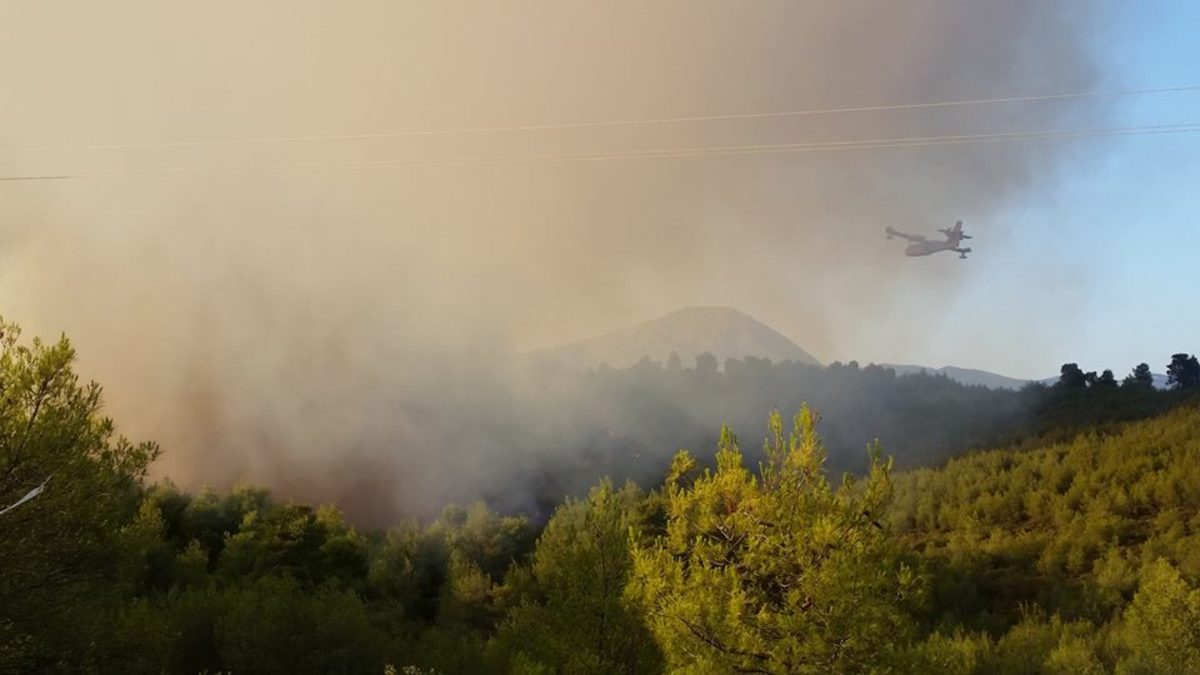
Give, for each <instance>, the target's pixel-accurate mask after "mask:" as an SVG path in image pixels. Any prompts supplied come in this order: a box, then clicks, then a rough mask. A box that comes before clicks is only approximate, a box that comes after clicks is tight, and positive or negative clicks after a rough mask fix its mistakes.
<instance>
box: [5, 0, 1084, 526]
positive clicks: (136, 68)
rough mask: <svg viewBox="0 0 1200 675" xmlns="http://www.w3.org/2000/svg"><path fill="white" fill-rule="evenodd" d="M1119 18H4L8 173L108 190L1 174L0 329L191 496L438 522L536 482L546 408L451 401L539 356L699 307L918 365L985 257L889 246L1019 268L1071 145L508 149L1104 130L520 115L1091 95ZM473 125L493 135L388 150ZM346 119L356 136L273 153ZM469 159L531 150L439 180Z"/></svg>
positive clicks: (916, 114) (1034, 109)
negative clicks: (1012, 242) (13, 329)
mask: <svg viewBox="0 0 1200 675" xmlns="http://www.w3.org/2000/svg"><path fill="white" fill-rule="evenodd" d="M1103 17H1104V11H1103V8H1102V7H1099V6H1097V4H1096V3H1074V2H1061V3H1052V4H1050V3H1044V2H1037V1H1035V0H1013V1H1011V2H995V3H980V2H960V1H958V0H921V1H919V2H904V3H892V2H878V1H873V0H848V1H842V2H793V1H786V2H756V3H743V2H732V1H726V2H715V1H704V2H668V3H645V2H640V1H635V0H629V1H624V0H622V1H620V2H604V3H596V2H574V1H570V2H525V1H521V2H504V3H465V2H463V3H460V2H403V3H396V2H383V1H379V2H356V3H340V4H336V5H334V4H330V3H327V2H316V1H313V2H297V1H295V0H288V1H287V2H283V1H277V2H255V3H242V2H207V3H196V4H190V5H182V4H177V3H161V2H151V1H149V0H146V1H142V2H138V1H132V0H130V1H125V2H110V3H66V2H61V3H60V2H41V3H13V4H10V5H5V6H4V7H3V8H0V84H2V85H3V89H4V91H5V98H6V101H7V103H6V105H5V106H3V107H0V149H3V150H4V153H3V154H2V155H0V169H3V174H4V175H13V174H63V175H74V176H81V177H82V178H80V179H77V180H62V181H47V182H22V183H8V184H0V228H2V229H0V236H2V239H0V242H2V245H0V246H2V249H0V311H2V312H3V313H4V315H5V316H6V318H9V319H12V320H16V321H18V322H20V323H23V324H24V325H25V326H26V327H27V330H28V331H29V332H32V333H39V334H42V335H56V334H58V333H59V332H65V333H66V334H68V335H69V336H70V337H71V338H72V339H73V340H74V341H75V342H76V344H77V346H78V347H79V348H80V350H81V353H82V369H83V371H84V373H85V374H86V375H87V376H88V377H91V378H95V379H97V380H99V381H100V382H101V383H102V384H104V385H105V387H106V391H107V400H108V401H109V412H110V413H111V414H112V415H113V416H114V417H115V418H116V419H117V421H118V423H119V424H120V426H121V428H122V429H123V430H124V431H125V432H126V433H128V434H130V435H132V436H135V437H151V438H154V439H156V440H159V441H160V442H161V443H162V444H163V446H164V449H165V451H166V453H165V456H164V458H163V460H162V461H161V462H160V464H159V466H158V469H157V470H158V471H159V473H160V474H161V475H166V476H169V477H171V478H172V479H173V480H175V481H176V482H178V483H180V484H182V485H184V486H186V487H197V486H200V485H202V484H206V483H209V484H213V485H217V486H223V485H226V484H228V483H230V482H232V481H235V480H251V481H259V482H265V483H266V484H268V485H271V486H274V487H275V488H277V489H279V490H281V491H282V492H283V493H285V494H289V495H293V496H295V497H297V498H300V499H310V500H311V499H317V500H324V499H334V500H339V501H341V502H342V503H344V504H347V505H348V507H349V508H351V509H352V510H354V511H356V512H358V513H361V514H371V515H373V516H380V515H381V514H383V515H390V514H394V513H400V512H411V513H427V512H429V510H431V509H434V508H437V507H438V506H440V505H441V504H442V503H443V502H444V501H446V500H448V499H464V498H470V497H471V496H473V495H478V494H485V493H491V494H494V493H497V492H502V491H503V490H504V489H505V485H504V484H502V483H498V482H497V481H499V480H500V479H499V478H497V477H498V476H511V475H513V474H516V473H520V472H521V471H523V470H525V469H526V468H529V467H533V466H534V465H535V461H534V459H535V458H531V457H530V456H529V455H528V453H526V452H525V450H524V448H527V447H531V446H533V445H536V444H535V443H527V442H526V440H527V439H528V438H529V435H534V436H536V434H538V433H539V430H537V429H521V420H519V419H512V420H508V419H505V416H506V415H508V414H515V413H516V411H519V410H520V403H519V402H513V401H509V400H498V401H496V405H495V406H494V407H493V408H491V409H490V410H491V411H492V412H490V413H489V414H491V415H494V416H495V418H496V419H495V420H489V426H487V427H476V426H475V425H476V424H477V423H478V422H479V420H473V419H463V418H461V417H460V416H459V415H457V414H456V411H461V410H479V409H481V408H482V407H483V406H482V403H481V402H483V401H486V400H487V396H488V395H489V394H494V395H496V396H497V397H498V398H500V399H505V398H506V397H509V396H511V395H512V394H511V392H512V391H520V390H521V387H517V386H516V385H512V384H511V383H508V382H507V381H506V378H509V377H510V375H509V374H507V372H508V371H507V370H506V366H504V364H505V363H506V362H507V361H508V360H509V358H510V356H511V355H512V354H514V353H518V352H521V351H524V350H528V349H532V348H535V347H540V346H545V345H552V344H556V343H560V342H565V341H569V340H574V339H578V338H581V337H585V336H588V335H591V334H594V333H598V332H602V331H605V330H609V329H612V328H616V327H619V326H622V325H627V324H630V323H634V322H636V321H639V320H642V319H646V318H650V317H653V316H656V315H658V314H663V313H666V312H668V311H671V310H674V309H676V308H679V307H682V306H687V305H729V306H736V307H738V308H740V309H742V310H744V311H746V312H748V313H749V314H751V315H754V316H756V317H758V318H760V319H762V320H763V321H765V322H766V323H768V324H770V325H772V326H773V327H776V328H778V329H779V330H781V331H782V332H784V333H786V334H788V335H789V336H790V337H792V338H793V339H795V340H796V341H797V342H798V343H799V344H801V345H802V346H803V347H804V348H806V349H808V350H809V351H811V352H812V353H813V354H815V355H816V356H817V357H818V358H822V359H825V360H833V359H834V358H843V359H846V358H855V357H856V355H858V354H873V353H897V352H901V353H902V352H903V351H904V350H905V348H906V345H908V344H909V343H914V342H917V341H921V340H925V339H928V338H929V337H930V335H931V334H936V333H937V332H938V331H941V330H943V329H945V328H946V326H947V322H950V321H952V320H953V318H952V317H946V316H944V315H943V314H942V313H940V312H936V311H933V310H934V308H931V307H930V305H931V304H934V305H937V304H945V303H950V302H952V301H953V289H954V288H956V287H959V286H963V285H969V284H971V283H972V282H973V277H972V275H975V274H979V272H977V271H973V268H972V267H970V266H967V265H956V264H951V263H957V262H958V261H956V260H949V259H947V260H938V261H937V262H935V263H934V264H930V265H923V266H914V265H912V264H911V261H909V260H906V259H904V258H903V256H901V255H899V251H898V250H897V248H898V247H897V246H895V242H887V241H884V240H883V238H882V236H881V235H882V229H883V227H884V226H885V225H891V226H894V227H897V228H898V229H901V230H915V231H919V232H929V231H931V230H932V229H933V228H935V227H946V226H948V225H949V224H951V223H953V221H954V220H956V219H959V218H961V219H963V220H965V221H966V222H967V223H968V228H969V229H970V228H971V227H972V226H975V233H976V235H977V240H983V239H988V240H990V242H991V245H992V246H993V247H995V248H996V249H1001V248H1003V246H1004V245H1005V241H1007V239H1008V238H1010V237H1016V236H1019V235H1020V229H1019V227H1020V226H1019V224H1016V225H1014V224H1005V223H1004V222H1002V220H1001V219H1000V218H999V215H1000V214H1002V213H1003V212H1004V211H1005V209H1007V208H1010V207H1011V206H1012V205H1013V204H1014V203H1020V202H1021V201H1022V200H1027V199H1032V198H1036V195H1038V194H1044V192H1045V191H1048V190H1052V189H1053V187H1054V184H1055V176H1056V175H1057V174H1058V172H1059V170H1060V168H1061V167H1063V166H1065V165H1067V164H1069V163H1070V162H1072V161H1077V160H1078V159H1079V156H1078V155H1077V153H1078V152H1080V151H1079V150H1078V149H1077V146H1072V145H1070V144H1064V143H1007V144H1006V143H994V144H970V145H959V146H948V147H936V148H924V149H894V148H893V149H886V148H874V149H862V150H843V151H829V150H826V151H806V152H793V153H779V154H753V155H734V156H701V157H688V156H682V157H656V158H645V157H642V158H627V157H626V158H621V157H610V158H608V159H592V160H587V161H513V159H514V158H518V159H522V160H525V159H529V158H534V157H538V156H545V155H564V154H574V153H581V154H585V155H612V154H615V153H620V152H626V151H641V150H658V149H672V148H691V147H700V146H749V145H759V144H779V143H804V142H810V141H840V140H862V139H874V138H898V137H923V136H941V135H957V134H979V133H993V132H1005V131H1025V130H1045V129H1055V128H1071V127H1081V126H1088V125H1092V124H1095V123H1099V122H1101V121H1102V120H1103V119H1104V117H1105V116H1106V111H1105V110H1104V108H1103V107H1098V105H1097V104H1096V102H1095V101H1088V102H1086V103H1081V102H1071V101H1059V102H1028V103H1011V104H1001V105H975V106H956V107H949V108H930V109H912V110H890V111H874V112H869V111H868V112H857V113H838V114H828V115H801V116H790V117H762V118H748V119H734V120H708V121H704V120H698V121H691V122H680V123H645V124H633V125H617V126H579V127H569V128H551V129H530V130H514V129H511V127H516V126H537V125H555V124H560V123H571V122H590V121H609V120H653V119H662V118H678V117H698V116H714V115H715V116H721V115H737V114H742V113H761V112H773V111H796V110H811V109H826V108H845V107H856V106H873V105H880V104H893V103H910V102H911V103H920V102H935V101H961V100H968V99H982V98H995V97H1003V96H1011V95H1020V94H1038V93H1054V92H1076V91H1085V90H1088V89H1090V88H1093V87H1094V86H1096V85H1097V83H1098V81H1099V80H1100V78H1101V74H1100V73H1098V72H1097V71H1096V69H1095V67H1094V66H1093V62H1092V59H1091V56H1090V50H1091V48H1092V45H1091V44H1090V41H1089V40H1090V36H1091V35H1092V33H1093V29H1092V26H1094V25H1097V24H1099V23H1100V22H1102V21H1103ZM480 128H499V129H501V130H498V131H491V132H472V133H436V134H422V135H386V134H383V132H392V131H405V130H408V131H445V130H455V129H480ZM347 134H348V135H363V136H360V137H355V138H324V139H310V140H286V141H279V140H272V139H280V138H285V139H286V138H293V139H295V138H304V137H313V136H325V137H328V136H338V135H347ZM210 141H250V142H229V143H225V142H210ZM180 142H183V143H180ZM192 142H195V143H192ZM172 143H174V144H172ZM105 146H119V147H105ZM464 158H471V159H498V158H507V159H505V160H503V161H494V162H441V163H439V162H440V160H446V159H453V160H458V159H464ZM409 160H413V161H416V162H417V163H412V164H408V163H390V164H389V163H387V162H394V161H409ZM424 160H429V162H428V163H420V161H424ZM280 165H293V166H294V165H304V166H305V167H306V168H286V167H284V168H281V166H280ZM197 167H205V168H197ZM219 167H226V168H224V169H222V168H219ZM980 264H984V263H980ZM1027 271H1028V272H1030V273H1031V274H1032V273H1036V270H1027ZM1030 283H1031V284H1032V282H1030ZM931 289H932V290H931ZM1029 290H1030V291H1032V290H1033V287H1032V285H1031V286H1030V287H1029ZM1003 334H1004V333H1003V330H1002V329H1000V332H999V333H998V335H1003ZM1051 337H1052V336H1044V337H1042V338H1037V337H1034V338H1031V339H1032V340H1035V341H1036V340H1037V339H1044V340H1049V339H1051ZM997 340H999V338H997ZM885 343H886V344H888V345H889V350H890V351H886V350H882V349H881V348H880V345H881V344H885ZM984 346H985V347H987V348H991V347H999V345H984ZM997 351H1003V350H1000V349H998V350H997ZM858 358H866V357H861V356H859V357H858ZM1004 358H1008V357H1005V356H1000V357H997V359H998V360H997V361H995V362H996V363H1001V364H1002V363H1003V359H1004ZM935 365H936V364H935ZM524 386H526V385H522V387H524ZM528 386H529V387H531V388H536V383H532V384H529V385H528ZM763 413H764V414H765V413H766V411H763ZM503 425H507V426H508V428H510V430H511V432H510V433H508V434H502V435H500V436H499V437H495V436H485V435H480V434H475V433H472V432H471V429H473V428H489V429H494V428H497V426H503ZM497 467H506V468H505V469H504V470H503V471H501V470H499V469H498V468H497ZM513 467H516V469H513ZM531 470H532V469H531Z"/></svg>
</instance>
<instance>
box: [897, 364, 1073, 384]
mask: <svg viewBox="0 0 1200 675" xmlns="http://www.w3.org/2000/svg"><path fill="white" fill-rule="evenodd" d="M879 365H881V366H883V367H884V368H891V369H892V370H894V371H896V374H897V375H911V374H914V373H920V372H926V373H929V374H930V375H945V376H946V377H948V378H950V379H951V380H954V381H955V382H958V383H961V384H965V385H967V386H975V385H982V386H984V387H990V388H992V389H1020V388H1021V387H1024V386H1025V385H1027V384H1029V381H1028V380H1022V379H1018V378H1015V377H1008V376H1006V375H999V374H997V373H991V372H988V371H986V370H978V369H975V368H958V367H956V366H944V367H942V368H929V367H926V366H914V365H909V364H900V363H881V364H879ZM1053 379H1054V380H1057V379H1058V378H1053ZM1051 384H1053V381H1051Z"/></svg>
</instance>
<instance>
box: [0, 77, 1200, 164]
mask: <svg viewBox="0 0 1200 675" xmlns="http://www.w3.org/2000/svg"><path fill="white" fill-rule="evenodd" d="M1188 91H1200V84H1191V85H1179V86H1174V87H1154V88H1142V89H1119V90H1109V91H1090V92H1067V93H1051V94H1026V95H1018V96H1003V97H993V98H975V99H961V100H954V101H933V102H922V103H895V104H883V105H867V106H851V107H841V108H811V109H805V110H787V111H775V112H759V113H732V114H725V115H695V116H685V117H659V118H645V119H625V120H597V121H580V122H558V123H549V124H525V125H514V126H485V127H462V128H452V129H427V130H399V131H382V132H368V133H345V134H318V135H301V136H264V137H259V138H240V139H201V140H193V141H166V142H155V143H109V144H96V145H74V146H34V147H25V148H10V149H5V150H0V153H3V154H11V153H19V152H67V151H91V150H146V149H154V148H184V147H201V146H212V145H261V144H271V143H294V142H316V141H350V140H370V139H381V138H403V137H422V136H449V135H466V134H490V133H504V132H530V131H553V130H567V129H584V128H605V127H623V126H650V125H662V124H680V123H688V122H719V121H732V120H752V119H769V118H786V117H804V116H814V115H840V114H851V113H869V112H884V111H900V110H927V109H936V108H952V107H963V106H978V105H996V104H1002V103H1032V102H1039V101H1061V100H1070V99H1083V98H1112V97H1119V96H1137V95H1145V94H1165V93H1179V92H1188Z"/></svg>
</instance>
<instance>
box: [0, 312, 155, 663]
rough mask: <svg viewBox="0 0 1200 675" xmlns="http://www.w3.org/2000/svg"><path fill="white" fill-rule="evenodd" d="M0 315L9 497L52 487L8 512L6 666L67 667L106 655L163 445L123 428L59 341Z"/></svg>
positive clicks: (2, 656)
mask: <svg viewBox="0 0 1200 675" xmlns="http://www.w3.org/2000/svg"><path fill="white" fill-rule="evenodd" d="M19 337H20V330H19V329H18V328H17V327H16V326H15V325H12V324H8V323H5V322H4V321H3V320H0V503H2V504H4V505H5V506H7V505H10V504H13V503H15V502H16V501H17V500H18V499H20V498H21V497H22V496H23V495H25V494H26V493H27V492H29V491H30V490H31V489H32V488H34V487H36V486H38V485H40V484H42V483H43V482H44V481H47V479H48V482H47V483H46V488H45V491H44V492H43V493H42V494H41V495H39V496H37V497H35V498H33V499H32V500H30V501H28V502H26V503H24V504H22V505H20V506H18V507H16V508H14V509H13V510H11V511H8V512H6V513H4V514H2V515H0V542H3V545H0V671H3V670H37V669H53V668H59V667H63V666H64V665H66V664H69V663H72V662H74V663H82V662H84V661H88V660H94V659H95V658H98V655H96V654H94V653H92V654H89V653H87V651H86V650H84V649H83V645H84V644H86V643H85V642H84V640H86V639H88V638H84V637H82V636H89V637H90V638H91V639H99V637H100V636H101V635H102V632H103V629H104V625H103V623H104V620H105V619H104V615H105V608H106V606H108V605H109V604H110V602H111V601H112V599H113V595H114V594H115V593H117V592H118V591H119V589H120V587H121V585H123V584H125V583H126V582H128V581H129V579H127V578H125V574H126V573H127V572H128V571H129V564H128V563H127V561H126V560H125V559H124V558H123V557H122V554H123V552H124V551H125V550H126V548H125V546H124V545H123V544H124V539H125V537H126V535H127V534H128V535H129V536H130V537H132V538H138V537H140V536H141V534H142V533H140V532H127V531H126V530H125V529H124V527H123V526H124V524H125V523H127V522H129V521H131V520H132V519H133V517H134V516H135V514H137V511H138V501H137V500H138V486H139V481H140V480H141V479H142V477H143V476H144V475H145V472H146V469H147V466H148V465H149V463H150V462H151V461H152V460H153V459H154V457H155V456H156V455H157V454H158V448H157V447H156V446H154V445H153V444H149V443H146V444H141V445H134V444H132V443H130V442H129V441H127V440H125V439H124V438H120V437H116V436H115V434H114V430H113V424H112V422H111V421H110V420H109V419H107V418H105V417H103V416H102V415H101V414H100V387H99V385H97V384H95V383H90V384H81V383H80V381H79V378H78V376H77V375H76V374H75V373H74V371H73V369H72V363H73V362H74V360H75V351H74V349H73V348H72V347H71V345H70V343H69V342H68V341H67V340H66V339H65V338H63V339H61V340H59V341H58V342H56V343H53V344H48V343H44V342H42V341H41V340H38V339H36V338H35V339H34V340H32V341H31V342H30V343H29V344H22V343H21V342H20V341H19Z"/></svg>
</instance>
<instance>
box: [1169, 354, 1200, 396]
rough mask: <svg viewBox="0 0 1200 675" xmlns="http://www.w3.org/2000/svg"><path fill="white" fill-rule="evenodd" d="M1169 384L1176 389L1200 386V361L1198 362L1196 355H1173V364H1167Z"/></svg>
mask: <svg viewBox="0 0 1200 675" xmlns="http://www.w3.org/2000/svg"><path fill="white" fill-rule="evenodd" d="M1167 384H1168V385H1171V386H1173V387H1175V388H1176V389H1190V388H1192V387H1198V386H1200V361H1197V360H1196V355H1195V354H1193V355H1191V356H1188V355H1187V354H1172V355H1171V362H1170V363H1169V364H1167Z"/></svg>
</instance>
